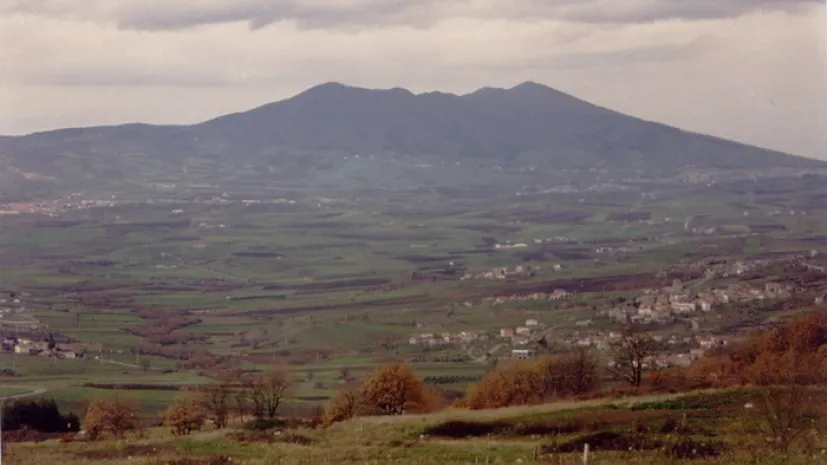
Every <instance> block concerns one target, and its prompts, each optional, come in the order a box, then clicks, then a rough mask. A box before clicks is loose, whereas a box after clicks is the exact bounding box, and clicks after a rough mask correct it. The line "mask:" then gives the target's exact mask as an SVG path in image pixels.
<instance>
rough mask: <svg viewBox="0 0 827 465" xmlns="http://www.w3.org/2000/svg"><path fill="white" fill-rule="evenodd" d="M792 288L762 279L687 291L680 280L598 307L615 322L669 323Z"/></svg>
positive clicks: (787, 293)
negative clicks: (629, 301)
mask: <svg viewBox="0 0 827 465" xmlns="http://www.w3.org/2000/svg"><path fill="white" fill-rule="evenodd" d="M791 295H792V288H791V287H790V286H785V285H782V284H779V283H765V284H764V286H763V287H753V286H749V285H745V284H732V285H729V286H726V287H723V288H715V289H708V290H704V291H700V292H697V293H689V292H686V291H685V290H684V289H683V286H682V285H681V284H680V281H677V282H676V283H674V284H673V285H672V286H669V287H665V288H662V289H645V290H644V292H643V295H642V296H640V297H638V298H637V299H636V300H635V301H634V303H633V304H631V305H626V306H623V307H615V308H610V309H606V310H604V311H602V312H601V313H602V315H603V316H606V317H609V318H611V319H613V320H615V321H618V322H623V323H625V322H631V323H636V324H659V323H669V322H671V321H673V320H674V318H675V317H678V316H686V315H690V314H693V313H696V312H703V313H707V312H710V311H712V310H713V309H714V308H715V307H719V306H721V305H727V304H730V303H744V302H753V301H760V300H775V299H786V298H789V297H790V296H791Z"/></svg>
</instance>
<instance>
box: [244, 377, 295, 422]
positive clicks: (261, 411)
mask: <svg viewBox="0 0 827 465" xmlns="http://www.w3.org/2000/svg"><path fill="white" fill-rule="evenodd" d="M291 385H292V383H291V382H290V380H289V379H288V378H287V376H286V375H285V374H284V372H283V371H281V370H279V369H276V368H274V369H271V370H269V371H267V372H265V373H263V374H261V375H259V376H257V377H256V378H255V379H253V383H252V386H251V387H250V402H251V403H252V404H253V414H254V415H255V417H256V419H258V420H263V419H265V418H267V419H271V420H272V419H273V418H275V417H276V413H278V409H279V406H280V405H281V403H282V401H283V400H284V399H285V397H287V394H288V392H289V390H290V387H291Z"/></svg>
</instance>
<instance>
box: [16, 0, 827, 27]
mask: <svg viewBox="0 0 827 465" xmlns="http://www.w3.org/2000/svg"><path fill="white" fill-rule="evenodd" d="M823 3H824V2H823V1H822V0H651V1H641V0H516V1H503V0H344V1H341V0H340V1H334V0H210V1H207V2H194V3H187V4H184V2H182V1H175V2H170V1H166V0H164V1H162V0H84V2H83V4H82V6H80V5H81V4H80V3H78V2H77V0H17V1H11V2H9V3H6V4H5V5H4V6H0V14H2V13H4V12H5V13H6V14H8V13H25V14H31V15H42V16H52V17H58V18H74V19H85V20H92V21H109V22H114V23H115V24H117V25H118V26H119V27H120V28H122V29H137V30H149V31H153V30H180V29H187V28H192V27H198V26H204V25H215V24H223V23H233V22H246V23H248V24H249V26H250V28H252V29H258V28H262V27H266V26H268V25H271V24H275V23H279V22H282V21H294V22H295V23H296V24H297V25H298V26H299V27H302V28H308V29H325V28H345V29H350V30H354V31H356V30H359V29H360V28H369V27H381V26H392V25H404V26H412V27H427V26H429V25H431V24H433V23H435V22H437V21H440V20H444V19H449V18H458V17H472V18H489V19H490V18H498V19H511V20H523V21H531V20H549V19H558V20H568V21H579V22H585V23H636V22H648V21H657V20H662V19H715V18H732V17H738V16H741V15H743V14H747V13H750V12H753V11H757V10H784V11H793V12H794V11H796V10H799V9H805V8H808V7H810V6H814V5H820V4H821V5H823Z"/></svg>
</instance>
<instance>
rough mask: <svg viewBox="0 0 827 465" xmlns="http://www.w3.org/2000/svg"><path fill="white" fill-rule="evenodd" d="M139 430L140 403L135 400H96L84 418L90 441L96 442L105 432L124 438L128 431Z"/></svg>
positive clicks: (90, 405)
mask: <svg viewBox="0 0 827 465" xmlns="http://www.w3.org/2000/svg"><path fill="white" fill-rule="evenodd" d="M137 428H138V403H137V402H136V401H134V400H131V399H130V400H127V399H121V398H120V397H118V396H116V397H115V399H114V400H111V401H110V400H105V399H94V400H93V401H92V402H91V403H90V404H89V407H88V408H87V410H86V415H85V416H84V417H83V429H84V430H85V431H86V434H87V435H88V437H89V439H90V440H93V441H94V440H96V439H99V438H100V437H101V435H102V434H103V433H104V432H108V433H110V434H112V435H113V436H114V437H116V438H123V436H124V434H125V433H126V432H127V431H132V430H135V429H137Z"/></svg>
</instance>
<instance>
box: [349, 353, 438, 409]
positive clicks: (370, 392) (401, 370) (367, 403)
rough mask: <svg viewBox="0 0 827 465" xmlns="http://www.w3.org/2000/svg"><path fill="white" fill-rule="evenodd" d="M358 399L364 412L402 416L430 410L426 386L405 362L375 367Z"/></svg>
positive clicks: (360, 388) (360, 390)
mask: <svg viewBox="0 0 827 465" xmlns="http://www.w3.org/2000/svg"><path fill="white" fill-rule="evenodd" d="M359 400H360V403H361V407H362V408H363V409H365V413H367V414H371V415H401V414H403V413H412V412H422V411H425V410H427V409H428V400H427V399H426V395H425V386H424V385H423V383H422V381H421V380H420V379H419V378H417V377H416V375H415V374H414V372H413V369H411V366H410V365H408V364H406V363H398V362H396V363H391V364H389V365H385V366H381V367H379V368H377V369H376V370H374V372H373V374H372V375H371V376H370V377H369V378H368V379H366V380H365V382H363V383H362V385H361V386H359Z"/></svg>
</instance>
